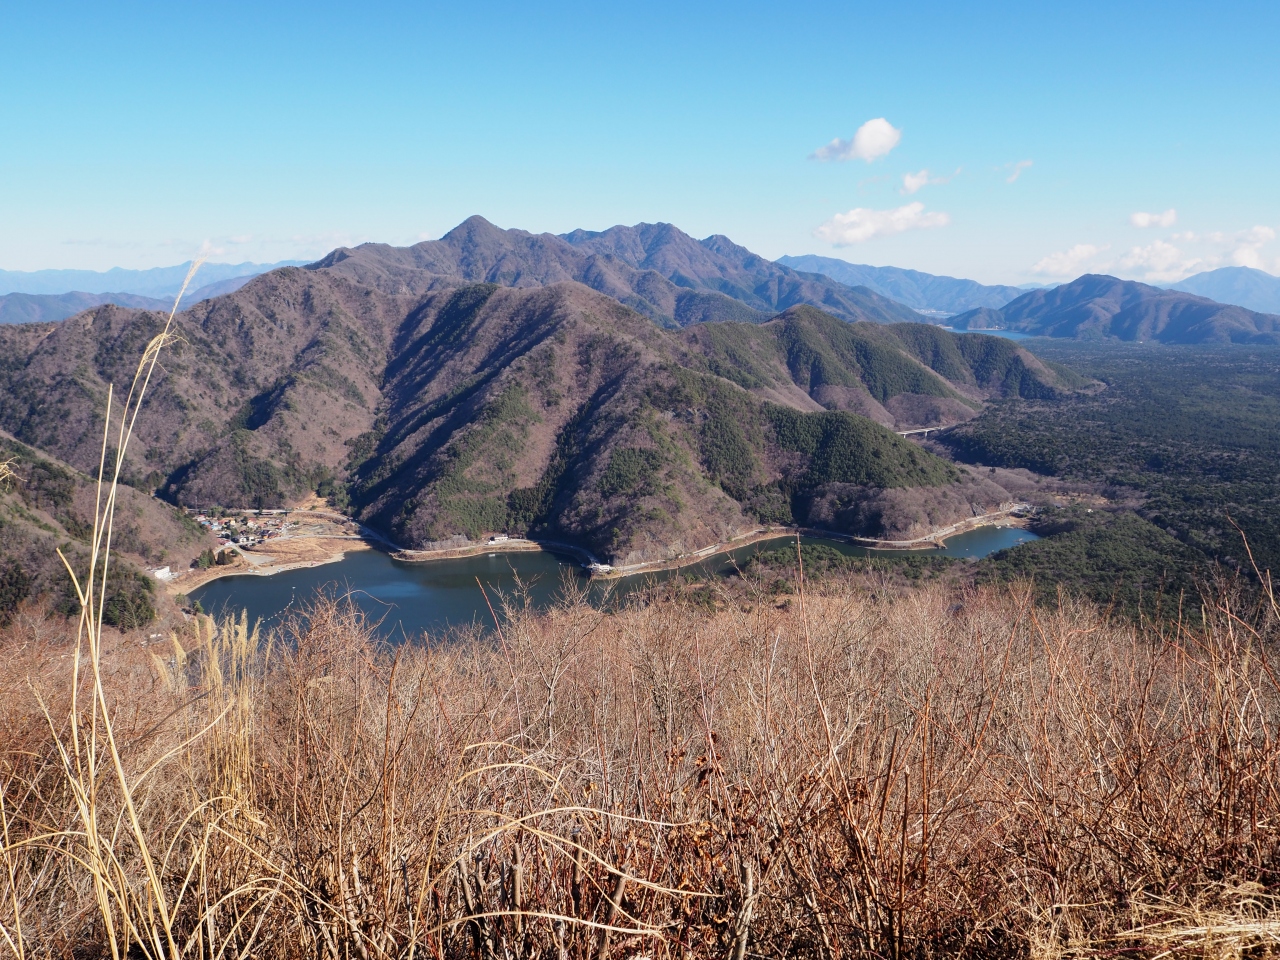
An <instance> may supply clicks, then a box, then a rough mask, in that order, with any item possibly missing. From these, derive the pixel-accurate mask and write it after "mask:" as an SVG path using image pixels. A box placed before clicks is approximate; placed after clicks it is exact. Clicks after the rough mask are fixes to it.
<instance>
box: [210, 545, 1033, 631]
mask: <svg viewBox="0 0 1280 960" xmlns="http://www.w3.org/2000/svg"><path fill="white" fill-rule="evenodd" d="M793 539H794V538H791V537H783V538H779V539H776V540H765V541H762V542H761V543H757V544H751V545H750V546H745V547H739V548H738V549H736V550H733V551H731V552H729V553H724V554H717V555H716V556H714V557H709V558H708V559H706V560H704V561H702V562H701V563H699V564H696V565H694V566H690V567H684V568H682V569H680V570H668V571H662V572H659V573H648V574H640V575H637V576H634V577H624V578H622V579H620V580H613V581H605V582H603V583H602V582H601V581H595V582H592V581H589V580H588V579H587V578H586V576H585V575H584V574H583V571H582V569H581V568H580V567H579V565H578V564H577V562H576V561H574V560H573V559H572V558H570V557H561V556H557V555H555V554H551V553H491V554H481V555H479V556H474V557H462V558H459V559H456V560H436V561H433V562H431V563H403V562H401V561H399V560H393V559H392V558H391V557H389V556H387V555H386V554H384V553H379V552H377V551H376V550H360V551H357V552H355V553H349V554H347V556H346V558H345V559H343V560H342V561H340V562H338V563H331V564H326V565H324V566H319V567H307V568H304V569H301V570H287V571H285V572H283V573H277V574H275V575H273V576H270V577H258V576H239V577H224V578H222V579H220V580H214V581H213V582H212V583H209V584H207V585H205V586H203V587H200V588H199V589H197V590H195V591H193V592H192V594H191V596H192V598H193V599H196V600H199V601H200V604H201V606H203V607H204V609H205V610H206V611H208V612H210V613H213V614H216V615H221V614H224V613H231V612H236V613H238V612H239V611H240V610H247V611H248V613H249V618H250V619H251V620H259V619H260V620H262V621H263V623H264V626H267V627H270V626H272V625H274V624H277V623H279V622H280V619H281V618H282V616H285V615H287V614H288V613H289V611H290V610H292V609H296V608H297V607H298V606H299V605H302V604H306V603H308V602H310V601H311V600H312V599H313V598H314V596H315V594H316V591H317V590H321V589H327V590H329V591H331V592H333V593H337V594H342V595H348V596H350V597H351V599H352V601H353V602H354V603H355V604H356V605H357V606H358V607H360V609H361V610H363V611H364V612H365V614H366V615H367V616H368V617H369V618H370V619H371V620H373V621H377V622H380V623H381V626H380V627H379V632H380V633H381V634H382V635H383V636H385V637H389V638H390V637H400V636H402V635H406V636H410V637H413V636H416V635H418V634H420V633H422V632H424V631H426V632H438V631H440V630H442V629H445V628H447V627H451V626H452V627H458V626H466V625H468V624H471V623H479V624H482V625H485V626H489V625H492V623H493V619H492V617H491V616H490V615H489V610H488V607H487V606H486V605H485V598H484V595H483V594H482V593H481V591H480V587H479V586H478V585H477V583H476V581H477V579H478V580H479V581H480V583H482V584H484V588H485V590H486V591H487V592H488V596H489V600H490V602H491V603H493V605H494V607H495V608H497V609H500V607H501V603H500V600H501V598H502V597H504V596H505V597H509V598H513V599H514V598H517V596H527V597H528V600H529V602H530V603H532V604H533V606H535V607H539V608H541V607H545V606H547V605H548V604H550V603H552V602H553V601H554V600H555V599H556V598H557V597H562V596H563V595H564V588H565V586H566V585H569V586H571V587H573V588H576V589H583V590H586V591H587V592H588V596H589V597H590V598H591V599H593V600H594V601H597V602H598V601H599V600H601V599H602V598H604V597H605V596H606V594H611V595H613V596H618V595H622V594H625V593H627V592H628V591H631V590H635V589H638V588H640V587H643V586H644V585H646V584H650V583H654V582H656V581H661V580H665V579H667V578H669V577H673V576H682V577H687V576H714V575H720V574H726V573H731V572H732V571H733V570H734V569H735V567H740V566H742V565H743V564H745V563H746V562H747V561H748V560H749V559H750V558H751V557H752V556H753V555H754V554H756V553H758V552H759V551H761V550H776V549H778V547H780V546H782V545H784V544H785V543H788V542H791V541H792V540H793ZM1035 539H1036V536H1035V534H1033V533H1029V532H1028V531H1026V530H1019V529H1016V528H1007V527H979V528H978V529H977V530H970V531H969V532H967V533H962V534H959V535H958V536H955V537H952V538H951V539H949V540H947V542H946V549H945V550H930V551H924V552H920V551H914V552H911V553H913V554H914V555H922V556H949V557H985V556H986V555H987V554H989V553H994V552H995V551H997V550H1003V549H1004V548H1006V547H1012V546H1015V545H1017V544H1019V543H1023V542H1025V541H1027V540H1035ZM801 543H802V544H822V545H823V546H827V547H832V548H834V549H836V550H839V551H840V552H841V553H843V554H846V555H847V556H852V557H868V556H875V557H892V556H899V555H903V554H906V553H908V551H896V550H868V549H866V548H864V547H857V546H853V545H852V544H848V543H841V542H839V541H835V540H825V539H815V538H809V537H804V538H802V540H801ZM499 615H501V614H499Z"/></svg>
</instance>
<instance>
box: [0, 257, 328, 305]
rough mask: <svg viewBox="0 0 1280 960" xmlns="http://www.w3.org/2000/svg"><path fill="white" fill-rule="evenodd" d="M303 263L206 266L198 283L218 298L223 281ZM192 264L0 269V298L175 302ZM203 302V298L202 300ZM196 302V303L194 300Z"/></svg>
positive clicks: (222, 290) (244, 280)
mask: <svg viewBox="0 0 1280 960" xmlns="http://www.w3.org/2000/svg"><path fill="white" fill-rule="evenodd" d="M305 262H306V261H304V260H281V261H280V262H279V263H206V264H204V265H203V266H202V267H201V268H200V274H199V277H198V280H197V282H198V283H199V284H200V285H201V287H202V288H204V290H203V291H202V290H197V291H194V293H193V294H192V295H193V296H194V294H195V293H200V292H204V296H206V297H210V296H217V295H218V294H220V293H228V292H230V291H229V290H225V289H216V290H215V289H213V288H214V286H215V285H216V284H218V283H220V282H223V281H228V280H235V279H242V282H248V280H249V279H250V278H252V277H256V276H258V274H261V273H266V272H267V271H268V270H275V269H276V268H277V267H288V266H297V265H300V264H302V263H305ZM190 268H191V261H190V260H188V261H187V262H186V263H180V264H178V265H177V266H174V267H153V268H152V269H150V270H125V269H123V268H121V267H114V268H112V269H111V270H105V271H97V270H35V271H32V272H24V271H21V270H0V295H2V294H6V293H32V294H64V293H73V292H80V293H99V294H106V293H110V294H112V295H115V296H119V295H124V294H134V295H137V296H143V297H153V298H156V299H159V300H163V299H165V298H166V297H168V298H169V299H170V301H172V299H173V297H174V296H176V295H177V293H178V291H179V290H180V289H182V281H183V280H184V279H186V276H187V271H188V270H189V269H190ZM201 299H203V298H201ZM192 302H194V300H193V301H192Z"/></svg>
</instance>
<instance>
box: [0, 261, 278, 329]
mask: <svg viewBox="0 0 1280 960" xmlns="http://www.w3.org/2000/svg"><path fill="white" fill-rule="evenodd" d="M242 266H243V264H242ZM269 269H275V268H274V267H271V268H269ZM72 272H76V271H72ZM263 272H265V271H263ZM183 276H184V277H185V276H186V273H185V271H184V273H183ZM256 276H259V274H256V273H254V274H246V275H244V276H239V277H228V278H227V279H225V280H215V281H214V282H213V283H207V284H205V285H204V286H202V287H198V288H196V289H195V290H191V291H188V292H187V294H186V296H184V297H183V298H182V305H183V306H184V307H189V306H191V304H193V303H199V302H200V301H201V300H207V299H209V298H210V297H220V296H222V295H223V294H224V293H231V292H232V291H234V290H239V289H240V288H241V287H243V286H244V285H245V284H246V283H248V282H249V281H250V280H252V279H253V278H254V277H256ZM177 292H178V291H177V290H176V289H175V290H174V291H173V295H174V296H176V295H177ZM104 303H114V304H116V305H117V306H121V307H136V308H137V309H139V310H165V311H168V310H170V309H172V308H173V296H170V297H168V298H166V299H158V298H156V297H143V296H139V295H138V294H136V293H85V292H84V291H81V290H75V291H72V292H71V293H6V294H4V295H3V296H0V323H50V322H53V321H57V320H65V319H66V318H67V317H71V316H75V315H76V314H77V313H79V312H80V311H82V310H88V309H90V308H91V307H97V306H101V305H102V304H104Z"/></svg>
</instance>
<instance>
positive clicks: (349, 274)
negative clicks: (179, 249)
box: [0, 230, 1082, 561]
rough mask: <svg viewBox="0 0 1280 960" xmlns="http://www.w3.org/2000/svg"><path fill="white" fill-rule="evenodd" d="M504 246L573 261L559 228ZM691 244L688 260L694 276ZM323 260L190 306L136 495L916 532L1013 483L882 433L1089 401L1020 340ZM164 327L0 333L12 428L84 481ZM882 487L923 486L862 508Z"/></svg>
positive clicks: (163, 383) (440, 526)
mask: <svg viewBox="0 0 1280 960" xmlns="http://www.w3.org/2000/svg"><path fill="white" fill-rule="evenodd" d="M480 233H481V234H485V235H487V234H486V232H485V231H483V230H481V231H480ZM499 233H501V232H499ZM502 236H503V237H505V238H506V240H511V237H510V236H508V235H507V234H502ZM517 239H519V240H520V242H521V243H526V241H527V243H528V244H531V245H532V246H533V247H534V248H545V249H546V250H549V251H551V252H552V253H556V254H557V255H559V254H562V253H564V248H568V249H569V250H570V252H572V253H573V254H574V255H575V256H577V255H578V252H577V250H576V248H575V247H574V246H573V245H572V244H569V243H568V242H567V241H561V240H559V239H558V238H554V237H553V238H550V240H547V239H546V238H537V237H531V236H530V235H524V237H523V239H521V238H517ZM588 239H590V238H588ZM624 239H626V235H625V234H617V235H615V236H614V237H613V238H612V240H611V242H615V243H616V244H617V245H618V246H619V249H620V251H621V252H620V253H618V254H617V257H618V258H622V257H623V256H624V255H625V256H626V257H629V258H632V259H634V258H635V257H637V256H638V253H637V252H636V251H634V250H632V251H628V250H626V249H622V243H621V241H622V240H624ZM643 239H644V238H643V237H641V238H640V240H641V241H642V240H643ZM597 240H598V238H597ZM668 240H670V238H668ZM551 241H555V242H554V243H552V242H551ZM649 241H650V242H649V245H650V247H651V248H652V249H653V250H654V251H655V253H654V254H653V255H654V256H657V255H658V254H660V253H661V252H662V250H663V249H664V248H665V249H667V251H668V253H670V252H671V251H673V250H677V249H679V246H678V244H677V245H675V246H673V245H672V243H674V242H675V241H679V238H678V237H677V238H675V241H673V242H672V243H658V242H656V241H654V240H653V238H652V237H650V238H649ZM578 242H579V243H580V244H585V243H586V242H587V241H585V240H582V239H581V238H579V241H578ZM637 242H640V241H637ZM679 242H680V243H682V242H683V241H679ZM557 245H559V246H557ZM697 246H698V247H699V249H701V245H697ZM413 250H417V251H418V252H417V254H413V255H414V256H418V255H424V256H425V255H426V254H431V255H437V254H441V248H439V247H436V248H428V249H427V250H426V251H423V250H418V248H410V251H413ZM696 252H697V251H696V250H688V251H686V253H687V254H688V255H689V256H688V259H687V263H686V265H689V264H692V266H690V267H689V268H690V269H694V267H697V269H699V270H702V269H703V268H704V267H705V264H703V265H702V266H698V264H697V263H695V262H694V261H695V260H696V258H695V257H694V256H693V255H694V254H695V253H696ZM400 255H406V256H407V255H409V254H408V253H406V251H399V252H398V253H397V254H396V256H397V257H398V256H400ZM663 255H665V254H663ZM717 255H718V256H719V255H720V254H717ZM468 256H469V254H468ZM593 256H596V255H595V254H593ZM609 256H611V257H612V256H614V255H613V254H609ZM391 259H392V260H394V259H395V258H394V257H393V258H391ZM464 259H465V258H464ZM526 259H527V258H526ZM326 262H327V263H328V264H329V265H327V266H326V265H323V263H322V264H321V265H315V266H314V267H313V268H310V269H299V268H285V269H281V270H277V271H274V272H272V273H270V274H267V275H264V276H261V277H258V278H256V279H255V280H253V281H251V282H250V283H248V284H247V285H245V286H244V287H243V288H241V289H239V290H237V291H235V292H234V293H231V294H229V295H226V296H222V297H218V298H216V299H213V300H209V301H204V302H202V303H200V304H197V305H196V306H195V307H193V308H191V309H190V310H187V311H184V312H182V313H180V314H178V316H177V319H176V321H175V324H176V332H177V334H178V340H177V342H176V343H175V344H174V345H173V346H171V347H169V348H168V349H167V350H166V353H165V356H164V361H163V371H162V373H161V374H160V376H159V377H158V379H157V380H156V381H155V382H154V383H153V384H152V387H151V392H150V394H149V398H148V401H147V405H146V408H145V409H144V411H143V415H142V417H141V418H140V420H139V427H138V434H137V436H136V437H135V439H134V444H133V447H132V452H131V455H130V458H129V462H127V463H126V465H125V475H126V478H127V480H128V482H130V483H131V484H134V485H135V486H136V487H138V488H139V489H141V490H145V491H151V490H153V489H154V490H157V491H159V492H160V494H161V495H162V496H164V497H166V498H168V499H170V500H172V501H174V502H177V503H181V504H186V505H192V506H208V505H212V504H222V505H226V506H249V507H252V506H277V505H281V504H283V503H287V502H290V501H291V500H294V499H296V498H297V497H299V496H301V495H302V494H304V493H307V492H310V491H313V490H317V489H319V490H321V491H323V492H326V493H329V494H332V495H333V496H335V497H336V498H338V500H339V501H344V500H345V502H349V503H350V504H351V506H352V508H353V509H354V510H355V511H357V512H358V515H359V516H360V517H361V518H363V519H364V520H366V521H367V522H369V523H371V524H373V525H374V526H377V527H380V528H381V529H383V530H385V531H387V532H388V533H389V534H390V535H391V536H393V537H394V538H396V539H397V540H398V541H399V542H401V543H403V544H405V545H406V546H421V545H423V544H426V543H431V542H436V541H440V540H447V539H449V538H450V537H454V536H457V535H464V536H468V537H476V536H480V535H482V534H485V533H488V532H494V531H499V530H511V531H513V532H531V533H536V534H541V535H545V536H554V537H556V538H560V539H569V540H572V541H574V542H576V543H579V544H581V545H583V546H586V547H588V548H589V549H591V550H594V551H596V552H597V553H598V554H599V555H601V556H602V557H607V558H610V559H615V560H619V561H625V560H628V559H629V560H639V559H644V560H648V559H657V558H660V557H663V556H668V555H671V554H673V553H679V552H683V551H687V550H690V549H695V548H697V547H699V546H702V545H705V544H707V543H710V542H715V541H717V540H720V539H723V538H724V537H726V536H731V535H733V534H735V533H737V532H742V531H744V530H746V529H750V528H751V527H752V526H754V525H757V524H759V523H761V522H784V521H785V522H797V523H802V524H803V523H810V524H813V523H819V522H820V523H822V524H823V525H825V526H828V527H835V528H839V529H845V530H849V531H851V532H858V533H862V534H866V535H869V536H884V537H891V536H892V537H902V536H908V535H918V534H919V533H921V532H924V531H925V530H927V529H928V528H929V527H930V526H931V525H934V524H937V523H943V522H950V521H951V520H952V519H955V518H957V517H959V516H967V515H969V514H970V513H971V512H972V510H973V509H975V504H978V505H982V506H987V505H991V504H993V503H995V502H998V501H999V500H1000V499H1001V494H1002V491H999V490H998V489H988V488H987V487H984V486H982V485H980V484H978V485H975V483H973V482H970V480H967V479H965V478H964V477H962V476H961V474H960V473H958V472H957V471H956V470H954V469H953V468H951V467H950V466H948V465H947V464H946V463H945V462H944V461H941V460H938V459H937V458H935V457H933V456H931V455H929V454H927V453H925V452H924V451H923V450H921V449H920V448H918V447H917V446H915V445H913V444H911V443H908V442H907V441H904V440H902V439H901V438H899V437H897V436H896V435H894V434H893V433H892V432H891V431H890V430H886V429H885V427H886V426H887V427H891V428H894V429H909V428H912V427H917V426H937V425H942V424H948V423H955V422H957V421H960V420H963V419H966V418H968V417H971V416H972V415H973V414H974V413H975V412H976V411H978V410H980V409H981V408H982V406H983V403H984V402H985V400H986V399H988V398H990V397H1011V396H1021V397H1032V396H1047V395H1055V394H1056V393H1058V392H1062V391H1067V392H1069V391H1072V390H1074V389H1077V388H1079V387H1080V386H1081V385H1082V381H1079V380H1078V378H1073V377H1072V376H1071V375H1070V374H1067V373H1066V372H1065V371H1063V370H1062V369H1060V368H1053V367H1051V366H1049V365H1046V364H1043V363H1041V362H1040V361H1038V360H1036V358H1035V357H1033V356H1032V355H1031V354H1029V353H1027V352H1026V351H1025V350H1022V349H1021V348H1019V347H1017V346H1016V345H1015V344H1012V343H1011V342H1008V341H1001V340H998V339H995V338H990V337H980V336H963V337H956V336H953V335H950V334H948V333H947V332H945V331H942V330H940V329H938V328H936V327H932V326H928V325H921V324H909V323H908V324H878V323H847V322H845V321H842V320H839V319H836V318H835V317H833V316H830V315H828V314H825V313H823V312H821V311H818V310H816V309H814V308H812V307H810V306H798V307H792V308H790V309H788V310H787V311H785V312H783V313H782V314H781V315H779V316H778V317H777V318H776V319H773V320H770V321H768V322H764V323H756V322H751V323H741V322H723V323H711V324H707V323H703V324H698V325H696V326H693V327H690V328H686V329H684V330H672V329H667V328H664V327H662V326H660V325H659V324H657V323H654V322H653V320H652V319H650V318H649V317H647V316H644V315H642V314H640V313H638V312H637V311H635V310H634V309H632V308H631V307H629V306H627V305H625V304H623V303H622V302H620V301H619V300H618V299H616V298H613V297H610V296H608V295H606V294H605V293H602V292H600V291H598V290H596V289H593V288H591V287H589V286H587V285H584V284H582V283H579V282H576V281H574V280H561V281H555V282H542V281H539V282H537V283H532V282H530V283H527V284H523V285H520V284H521V283H522V279H521V277H520V276H505V279H507V280H509V281H511V282H510V283H508V284H506V285H499V284H496V283H483V284H472V283H464V282H462V281H459V280H458V279H456V277H450V276H446V275H442V274H435V273H432V272H431V271H430V270H426V269H420V268H417V267H414V266H411V265H400V266H396V265H395V264H394V263H393V264H392V265H391V266H390V267H389V266H388V262H389V261H388V259H387V258H385V257H382V256H381V255H379V256H376V257H374V256H366V255H352V256H345V257H344V256H339V255H337V254H335V255H334V256H332V257H330V258H326ZM553 262H555V261H554V258H551V259H550V260H547V261H546V262H544V263H543V268H542V274H541V275H542V276H544V277H546V278H549V277H550V276H551V275H552V274H553V272H554V271H553V270H552V267H551V266H550V265H549V264H551V263H553ZM611 262H613V263H615V264H618V263H623V261H622V259H615V260H613V261H611ZM661 265H662V266H663V269H670V270H675V267H674V266H673V261H672V262H666V263H665V264H661ZM473 266H474V263H473ZM623 266H625V267H626V269H629V270H630V269H638V268H632V267H630V266H629V265H627V264H625V263H624V264H623ZM464 267H465V269H468V270H469V269H471V267H466V266H465V264H463V265H461V266H457V269H463V268H464ZM451 269H453V268H451ZM650 275H652V276H657V274H656V273H654V272H653V271H650ZM681 275H682V276H683V274H681ZM663 282H667V281H665V279H664V281H663ZM699 295H700V296H701V295H703V294H699ZM707 295H709V296H715V297H723V295H722V294H719V293H715V294H707ZM728 302H732V303H735V304H739V306H740V305H741V304H740V303H739V301H735V300H729V301H728ZM163 321H164V318H163V315H162V314H160V313H157V312H151V311H139V310H128V309H124V308H120V307H116V306H102V307H99V308H96V309H94V310H91V311H89V312H86V313H83V314H81V315H79V316H76V317H72V318H70V319H68V320H65V321H63V322H61V323H58V324H23V325H16V326H8V327H0V427H3V428H4V429H6V430H9V431H11V432H12V433H13V435H14V436H15V437H17V438H18V439H19V440H21V441H22V442H24V443H27V444H30V445H31V446H33V447H37V448H40V449H42V450H46V451H49V452H50V453H51V454H53V455H56V456H57V457H59V458H61V459H62V460H64V461H65V462H67V463H68V464H69V465H71V466H72V467H74V468H76V469H78V470H81V471H86V472H87V471H90V470H92V469H94V468H96V464H97V459H98V455H99V452H100V442H101V440H100V438H101V428H102V422H101V416H102V410H103V409H104V404H105V397H106V390H107V385H108V384H109V383H115V384H117V385H119V384H124V383H127V382H128V380H129V379H130V377H131V376H132V373H133V369H134V367H135V365H136V362H137V358H138V356H139V355H140V354H141V352H142V349H143V347H144V345H145V344H146V342H147V341H148V340H149V339H150V337H151V336H153V335H154V334H155V333H156V332H157V331H158V330H159V329H160V327H161V325H162V324H163ZM962 480H963V481H964V482H963V483H962V482H960V481H962ZM885 490H916V491H932V492H931V493H920V494H919V495H918V496H917V495H912V497H909V498H907V499H906V500H903V499H901V498H899V500H898V501H896V502H895V503H896V505H895V504H889V505H888V506H884V504H883V503H882V504H881V506H880V507H877V509H876V510H874V511H869V510H863V509H862V508H861V507H860V506H859V504H862V503H864V502H865V501H867V499H868V498H869V497H871V496H872V495H873V493H875V494H876V495H879V493H880V492H883V491H885ZM908 500H909V501H910V503H908V502H907V501H908Z"/></svg>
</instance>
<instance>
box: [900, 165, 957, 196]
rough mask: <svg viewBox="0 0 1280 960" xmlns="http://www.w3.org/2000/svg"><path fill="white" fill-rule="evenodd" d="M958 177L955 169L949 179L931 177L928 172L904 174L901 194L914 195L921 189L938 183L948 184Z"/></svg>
mask: <svg viewBox="0 0 1280 960" xmlns="http://www.w3.org/2000/svg"><path fill="white" fill-rule="evenodd" d="M959 175H960V168H959V167H957V168H956V172H955V173H953V174H952V175H951V176H950V177H931V176H929V171H928V170H921V171H920V172H919V173H904V174H903V175H902V190H901V191H900V192H901V193H904V194H907V195H908V196H909V195H911V194H913V193H915V192H916V191H917V190H919V189H920V188H921V187H928V186H933V185H936V184H939V183H949V182H950V181H951V180H952V179H953V178H955V177H958V176H959Z"/></svg>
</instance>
